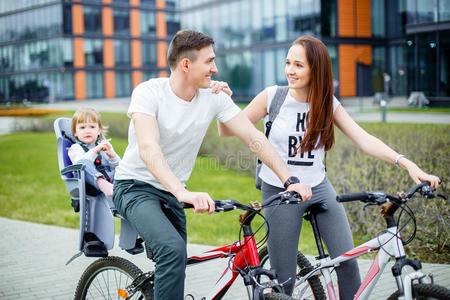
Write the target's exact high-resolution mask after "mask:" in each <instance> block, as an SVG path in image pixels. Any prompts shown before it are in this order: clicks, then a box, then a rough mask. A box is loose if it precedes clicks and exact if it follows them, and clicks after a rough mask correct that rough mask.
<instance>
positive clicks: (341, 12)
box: [338, 0, 355, 36]
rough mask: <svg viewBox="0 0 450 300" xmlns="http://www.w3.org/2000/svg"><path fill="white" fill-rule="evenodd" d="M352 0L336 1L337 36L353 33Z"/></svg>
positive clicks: (351, 34) (352, 34)
mask: <svg viewBox="0 0 450 300" xmlns="http://www.w3.org/2000/svg"><path fill="white" fill-rule="evenodd" d="M353 1H354V0H339V1H338V34H339V36H354V35H355V14H354V10H353Z"/></svg>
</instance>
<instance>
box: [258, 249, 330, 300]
mask: <svg viewBox="0 0 450 300" xmlns="http://www.w3.org/2000/svg"><path fill="white" fill-rule="evenodd" d="M259 259H260V262H261V266H264V264H265V263H266V262H267V261H268V259H269V253H268V250H267V246H264V247H263V248H261V250H260V251H259ZM297 267H298V272H297V277H298V276H304V275H306V274H308V273H309V272H310V271H311V270H312V269H313V267H312V265H311V263H310V262H309V260H308V259H307V258H306V257H305V256H304V255H303V253H301V252H300V251H298V252H297ZM307 281H308V285H309V289H310V292H311V294H312V296H314V299H326V296H325V291H324V289H323V286H322V283H321V281H320V278H319V276H317V275H314V276H311V277H310V278H308V280H307ZM274 294H276V293H274ZM297 294H298V293H296V290H295V288H294V292H293V295H294V296H293V298H292V297H291V298H287V299H303V298H299V297H297ZM303 294H304V293H303ZM275 299H276V298H275Z"/></svg>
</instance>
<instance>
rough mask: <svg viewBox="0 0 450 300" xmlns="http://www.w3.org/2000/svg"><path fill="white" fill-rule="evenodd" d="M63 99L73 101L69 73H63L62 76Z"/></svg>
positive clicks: (70, 75) (71, 75)
mask: <svg viewBox="0 0 450 300" xmlns="http://www.w3.org/2000/svg"><path fill="white" fill-rule="evenodd" d="M62 98H63V99H73V98H74V94H73V74H72V73H69V72H65V73H64V74H63V91H62Z"/></svg>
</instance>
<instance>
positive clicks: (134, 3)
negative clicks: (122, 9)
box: [130, 0, 141, 6]
mask: <svg viewBox="0 0 450 300" xmlns="http://www.w3.org/2000/svg"><path fill="white" fill-rule="evenodd" d="M139 4H141V1H140V0H130V5H131V6H139Z"/></svg>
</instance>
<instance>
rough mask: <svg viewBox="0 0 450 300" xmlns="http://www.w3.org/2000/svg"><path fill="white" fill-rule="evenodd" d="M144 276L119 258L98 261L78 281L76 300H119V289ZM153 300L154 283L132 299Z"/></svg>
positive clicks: (128, 262)
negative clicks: (116, 299)
mask: <svg viewBox="0 0 450 300" xmlns="http://www.w3.org/2000/svg"><path fill="white" fill-rule="evenodd" d="M141 274H142V271H141V269H139V268H138V267H137V266H136V265H135V264H133V263H132V262H130V261H128V260H126V259H124V258H122V257H117V256H109V257H104V258H101V259H98V260H96V261H94V262H93V263H92V264H90V265H89V266H88V267H87V268H86V270H85V271H84V272H83V274H82V275H81V277H80V280H79V281H78V285H77V289H76V291H75V300H87V299H89V300H91V299H112V298H113V299H115V298H119V296H118V289H119V288H120V289H125V287H126V286H128V285H129V284H131V282H132V281H133V280H134V279H135V278H136V277H138V276H139V275H141ZM142 296H143V297H144V299H146V300H153V283H152V282H149V283H146V284H145V285H144V289H143V290H141V291H138V292H137V293H136V294H134V295H133V297H132V298H130V299H142Z"/></svg>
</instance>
